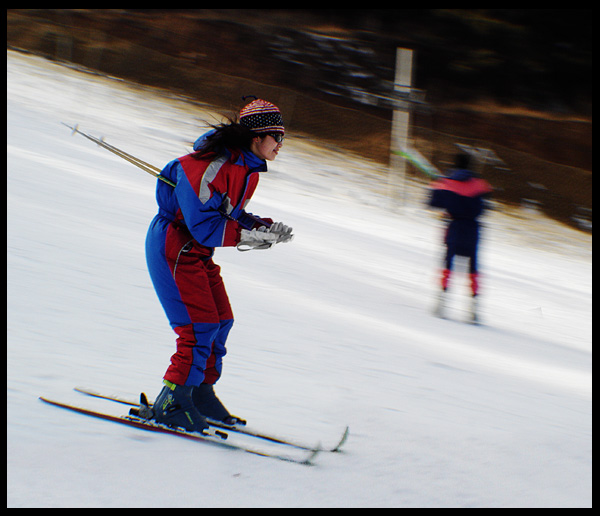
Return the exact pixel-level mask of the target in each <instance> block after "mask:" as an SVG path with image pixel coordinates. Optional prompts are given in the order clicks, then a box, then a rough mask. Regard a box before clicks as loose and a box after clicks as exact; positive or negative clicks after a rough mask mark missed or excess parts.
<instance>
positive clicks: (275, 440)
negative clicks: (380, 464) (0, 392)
mask: <svg viewBox="0 0 600 516" xmlns="http://www.w3.org/2000/svg"><path fill="white" fill-rule="evenodd" d="M75 390H76V391H77V392H79V393H81V394H85V395H87V396H92V397H94V398H100V399H104V400H108V401H113V402H116V403H121V404H124V405H127V406H129V407H131V410H130V413H129V414H127V415H121V416H115V415H112V414H109V413H107V412H100V411H96V410H91V409H87V408H83V407H79V406H76V405H72V404H69V403H63V402H59V401H55V400H52V399H49V398H46V397H40V400H41V401H43V402H45V403H48V404H50V405H53V406H55V407H59V408H63V409H66V410H70V411H72V412H76V413H79V414H83V415H86V416H91V417H95V418H99V419H103V420H105V421H112V422H114V423H119V424H124V425H127V426H131V427H134V428H139V429H142V430H147V431H151V432H158V433H165V434H170V435H174V436H177V437H183V438H186V439H190V440H193V441H197V442H204V443H208V444H213V445H217V446H220V447H222V448H228V449H231V450H239V451H244V452H246V453H250V454H253V455H259V456H262V457H269V458H273V459H278V460H282V461H286V462H294V463H297V464H304V465H313V464H314V460H315V458H316V457H317V455H318V454H319V453H321V452H332V453H335V452H339V451H340V450H341V448H342V446H343V444H344V443H345V442H346V439H347V438H348V433H349V428H348V427H346V428H345V430H344V432H343V434H342V436H341V438H340V439H339V441H338V442H337V443H336V444H335V445H334V446H332V447H330V448H323V447H321V445H320V444H317V445H307V444H303V443H299V442H296V441H293V440H291V439H284V438H280V437H277V436H273V435H269V434H266V433H263V432H259V431H255V430H252V429H249V428H246V427H243V426H236V425H226V424H224V423H221V422H217V421H209V428H208V430H205V431H204V432H202V433H200V432H189V431H187V430H184V429H182V428H172V427H168V426H166V425H163V424H160V423H157V422H156V421H153V420H149V419H145V418H143V417H140V416H139V415H138V414H137V409H138V408H139V407H140V403H136V402H135V401H133V400H129V399H126V398H122V397H120V396H112V395H105V394H102V393H99V392H96V391H93V390H90V389H86V388H82V387H77V388H75ZM142 396H143V397H144V399H145V395H144V394H142ZM230 433H231V434H240V435H244V436H246V437H247V438H250V439H252V440H256V441H257V442H258V441H264V442H268V443H270V444H272V445H276V446H275V447H276V448H278V449H275V450H274V449H273V448H261V447H258V446H254V445H246V444H243V443H238V442H231V441H229V440H228V438H229V434H230ZM279 448H282V449H283V448H285V449H288V450H294V452H295V453H282V452H281V450H280V449H279Z"/></svg>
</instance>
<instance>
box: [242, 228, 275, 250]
mask: <svg viewBox="0 0 600 516" xmlns="http://www.w3.org/2000/svg"><path fill="white" fill-rule="evenodd" d="M277 238H278V235H277V234H276V233H271V232H270V231H269V229H268V228H267V227H265V226H262V227H260V228H258V229H253V230H249V229H242V231H241V232H240V242H239V244H238V245H237V248H238V250H240V251H250V250H251V249H269V247H271V246H272V245H273V244H276V243H277Z"/></svg>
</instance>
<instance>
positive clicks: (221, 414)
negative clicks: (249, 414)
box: [192, 383, 246, 425]
mask: <svg viewBox="0 0 600 516" xmlns="http://www.w3.org/2000/svg"><path fill="white" fill-rule="evenodd" d="M192 400H193V401H194V406H195V407H196V409H197V410H198V412H200V414H202V415H203V416H204V417H206V418H207V419H210V420H212V421H218V422H220V423H224V424H226V425H245V424H246V421H244V420H243V419H241V418H239V417H237V416H232V415H231V414H230V413H229V411H228V410H227V409H226V408H225V406H224V405H223V403H221V400H220V399H219V398H217V395H216V394H215V389H214V386H213V385H211V384H208V383H203V384H201V385H199V386H198V387H194V389H193V390H192Z"/></svg>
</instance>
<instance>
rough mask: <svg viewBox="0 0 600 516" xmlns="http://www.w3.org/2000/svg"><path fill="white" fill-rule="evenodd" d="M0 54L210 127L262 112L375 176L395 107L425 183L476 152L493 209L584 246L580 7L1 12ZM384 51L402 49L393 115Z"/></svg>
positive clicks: (584, 93)
mask: <svg viewBox="0 0 600 516" xmlns="http://www.w3.org/2000/svg"><path fill="white" fill-rule="evenodd" d="M7 47H8V48H10V49H14V50H20V51H26V52H32V53H35V54H38V55H42V56H45V57H47V58H49V59H52V60H57V61H61V62H65V63H69V64H71V65H73V66H77V67H81V68H85V69H88V70H90V71H94V72H98V73H102V74H107V75H111V76H115V77H120V78H124V79H127V80H130V81H135V82H137V83H140V84H143V85H148V86H153V87H160V88H164V89H167V90H170V91H172V92H173V93H174V94H177V95H182V96H184V97H186V98H188V99H189V101H190V102H197V103H202V104H206V105H208V106H211V107H214V108H216V109H217V110H218V111H219V112H222V113H223V114H224V115H230V114H232V113H235V112H238V111H239V109H240V107H241V106H242V105H243V102H242V100H241V97H242V96H243V95H256V96H258V97H262V98H266V99H268V100H270V101H272V102H274V103H275V104H277V105H278V106H279V107H280V108H281V110H282V112H283V114H284V119H285V122H286V130H287V132H288V134H291V136H293V137H297V138H309V139H312V140H315V141H318V142H320V143H321V144H324V145H332V146H335V147H336V148H341V149H344V150H346V151H348V152H351V153H355V154H356V155H358V156H361V157H363V158H368V159H370V160H373V161H376V162H378V163H383V164H385V165H388V164H389V163H390V153H391V151H393V150H395V149H393V148H391V147H393V145H392V144H391V141H390V135H391V127H392V114H393V111H394V109H399V108H402V109H408V110H410V114H411V128H410V140H411V144H412V145H413V146H414V147H415V148H416V149H417V150H419V151H420V152H421V154H423V155H424V156H425V157H426V158H427V159H428V160H430V161H431V162H432V163H433V164H434V165H435V166H436V167H438V168H439V169H440V170H444V169H445V168H447V167H448V166H450V164H451V162H452V158H453V155H454V154H455V153H456V152H457V150H458V149H459V148H462V149H468V150H473V151H474V150H477V149H479V152H480V153H481V152H485V153H486V155H487V156H492V157H493V158H494V159H492V160H487V161H486V162H483V161H480V162H479V172H480V173H481V174H482V175H483V176H484V177H485V178H486V179H487V180H488V181H489V182H490V183H492V185H493V186H494V188H495V190H496V191H495V198H496V199H497V200H500V201H502V202H504V203H507V204H509V205H515V206H525V207H527V208H528V209H535V210H540V211H542V212H544V213H545V214H547V215H549V216H551V217H552V218H554V219H556V220H559V221H561V222H564V223H566V224H569V225H571V226H573V227H577V228H579V229H581V230H583V231H589V232H591V226H592V224H591V219H592V48H591V47H592V9H7ZM398 47H404V48H410V49H412V50H413V51H414V52H413V55H414V62H413V78H412V87H413V94H412V95H411V96H410V98H409V99H408V101H407V99H401V98H399V97H398V95H397V94H396V93H395V92H394V80H395V67H396V49H397V48H398ZM40 101H42V102H43V99H40ZM195 136H196V135H190V138H194V137H195ZM408 173H409V174H410V175H411V176H413V179H415V180H418V181H423V182H427V181H428V178H427V177H425V176H424V175H423V174H421V173H420V172H419V171H418V170H416V169H413V168H412V167H410V166H409V167H408Z"/></svg>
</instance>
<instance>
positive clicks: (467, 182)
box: [429, 153, 492, 322]
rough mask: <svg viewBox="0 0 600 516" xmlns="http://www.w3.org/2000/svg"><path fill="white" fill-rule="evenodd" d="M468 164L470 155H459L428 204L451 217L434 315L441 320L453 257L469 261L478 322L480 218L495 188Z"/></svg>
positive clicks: (473, 314) (474, 314) (473, 311)
mask: <svg viewBox="0 0 600 516" xmlns="http://www.w3.org/2000/svg"><path fill="white" fill-rule="evenodd" d="M469 164H470V159H469V156H468V155H467V154H462V153H461V154H458V155H457V156H456V158H455V164H454V165H455V166H454V168H453V169H452V170H450V172H449V174H448V177H445V178H442V179H439V180H437V181H435V182H434V183H433V184H432V185H431V197H430V200H429V205H430V206H432V207H434V208H442V209H443V210H445V212H446V214H447V216H448V217H449V218H450V223H449V224H448V227H447V228H446V233H445V239H444V244H445V246H446V256H445V259H444V268H443V270H442V274H441V282H440V283H441V285H440V286H441V291H440V295H439V299H438V304H437V307H436V309H435V313H436V315H438V316H440V317H443V316H444V308H445V297H446V291H447V289H448V284H449V281H450V275H451V274H452V266H453V262H454V257H455V256H456V255H458V256H466V257H468V259H469V277H470V280H471V294H472V297H471V300H472V301H471V319H472V321H473V322H477V319H478V316H477V307H476V303H477V295H478V293H479V266H478V262H477V251H478V247H479V217H480V216H481V214H482V213H483V212H484V210H485V207H486V204H485V199H486V198H487V197H489V196H490V195H491V192H492V188H491V186H490V185H489V184H488V182H487V181H485V180H484V179H481V178H479V177H477V176H476V175H475V173H474V172H473V171H471V170H470V168H469Z"/></svg>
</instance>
